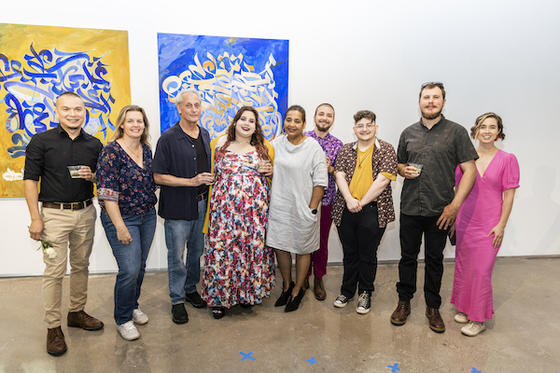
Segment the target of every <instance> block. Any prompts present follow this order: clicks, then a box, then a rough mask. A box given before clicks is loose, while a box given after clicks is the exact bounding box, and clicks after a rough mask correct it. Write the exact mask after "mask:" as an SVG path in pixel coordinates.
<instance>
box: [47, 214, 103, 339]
mask: <svg viewBox="0 0 560 373" xmlns="http://www.w3.org/2000/svg"><path fill="white" fill-rule="evenodd" d="M41 216H42V217H43V224H44V230H43V235H42V236H41V239H42V240H47V241H49V242H50V243H51V244H52V245H53V248H54V249H55V250H56V258H53V259H50V258H48V257H47V256H46V255H43V261H44V262H45V272H44V273H43V304H44V307H45V322H46V323H47V327H48V328H55V327H57V326H60V324H61V322H60V319H61V313H60V303H61V298H62V279H63V278H64V275H65V274H66V262H67V257H68V256H69V258H70V267H71V270H70V307H69V311H70V312H76V311H81V310H83V309H84V307H85V305H86V300H87V285H88V273H89V272H88V266H89V256H90V254H91V247H92V245H93V234H94V231H95V219H96V217H97V213H96V211H95V207H93V205H90V206H88V207H86V208H84V209H81V210H59V209H54V208H43V209H42V211H41ZM68 253H69V254H68Z"/></svg>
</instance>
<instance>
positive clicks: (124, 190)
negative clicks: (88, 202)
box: [96, 141, 157, 215]
mask: <svg viewBox="0 0 560 373" xmlns="http://www.w3.org/2000/svg"><path fill="white" fill-rule="evenodd" d="M142 147H143V154H142V158H143V163H144V167H143V168H142V167H140V166H138V165H137V164H136V162H134V161H133V160H132V158H130V156H129V155H128V154H127V153H126V151H125V150H124V149H123V148H122V147H121V146H120V144H119V143H118V142H116V141H113V142H111V143H109V144H107V146H105V147H104V148H103V150H102V151H101V154H99V160H98V162H97V174H96V176H97V195H98V198H99V204H100V206H101V208H102V209H105V203H104V201H115V202H118V203H119V208H120V210H121V214H122V215H141V214H144V213H146V212H148V211H149V210H151V209H152V208H153V207H154V206H155V204H156V202H157V197H156V194H155V191H156V184H155V182H154V175H153V173H152V151H151V150H150V147H149V146H147V145H143V146H142Z"/></svg>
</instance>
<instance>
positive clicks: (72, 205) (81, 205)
mask: <svg viewBox="0 0 560 373" xmlns="http://www.w3.org/2000/svg"><path fill="white" fill-rule="evenodd" d="M92 203H93V201H92V200H91V198H90V199H88V200H85V201H81V202H43V207H45V208H49V209H58V210H81V209H85V208H86V207H88V206H89V205H91V204H92Z"/></svg>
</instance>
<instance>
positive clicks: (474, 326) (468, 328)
mask: <svg viewBox="0 0 560 373" xmlns="http://www.w3.org/2000/svg"><path fill="white" fill-rule="evenodd" d="M485 330H486V325H485V324H484V323H483V322H478V321H470V322H469V323H468V324H467V325H465V326H463V327H462V328H461V333H463V334H464V335H466V336H468V337H474V336H477V335H479V334H480V333H482V332H483V331H485Z"/></svg>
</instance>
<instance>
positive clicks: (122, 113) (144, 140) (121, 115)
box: [111, 105, 150, 146]
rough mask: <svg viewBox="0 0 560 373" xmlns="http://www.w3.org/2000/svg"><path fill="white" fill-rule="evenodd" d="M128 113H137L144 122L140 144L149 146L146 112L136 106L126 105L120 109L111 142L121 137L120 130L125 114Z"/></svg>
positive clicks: (121, 130)
mask: <svg viewBox="0 0 560 373" xmlns="http://www.w3.org/2000/svg"><path fill="white" fill-rule="evenodd" d="M130 111H137V112H139V113H141V114H142V119H143V120H144V131H142V135H141V136H140V143H142V144H146V145H148V146H149V145H150V144H149V143H148V140H149V138H150V123H148V117H147V116H146V112H145V111H144V109H142V108H141V107H140V106H138V105H126V106H125V107H123V108H122V109H121V111H120V112H119V115H118V117H117V124H115V133H114V134H113V139H112V140H111V141H115V140H118V139H120V138H121V137H123V135H124V130H123V128H122V125H123V124H124V120H125V119H126V113H128V112H130Z"/></svg>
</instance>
